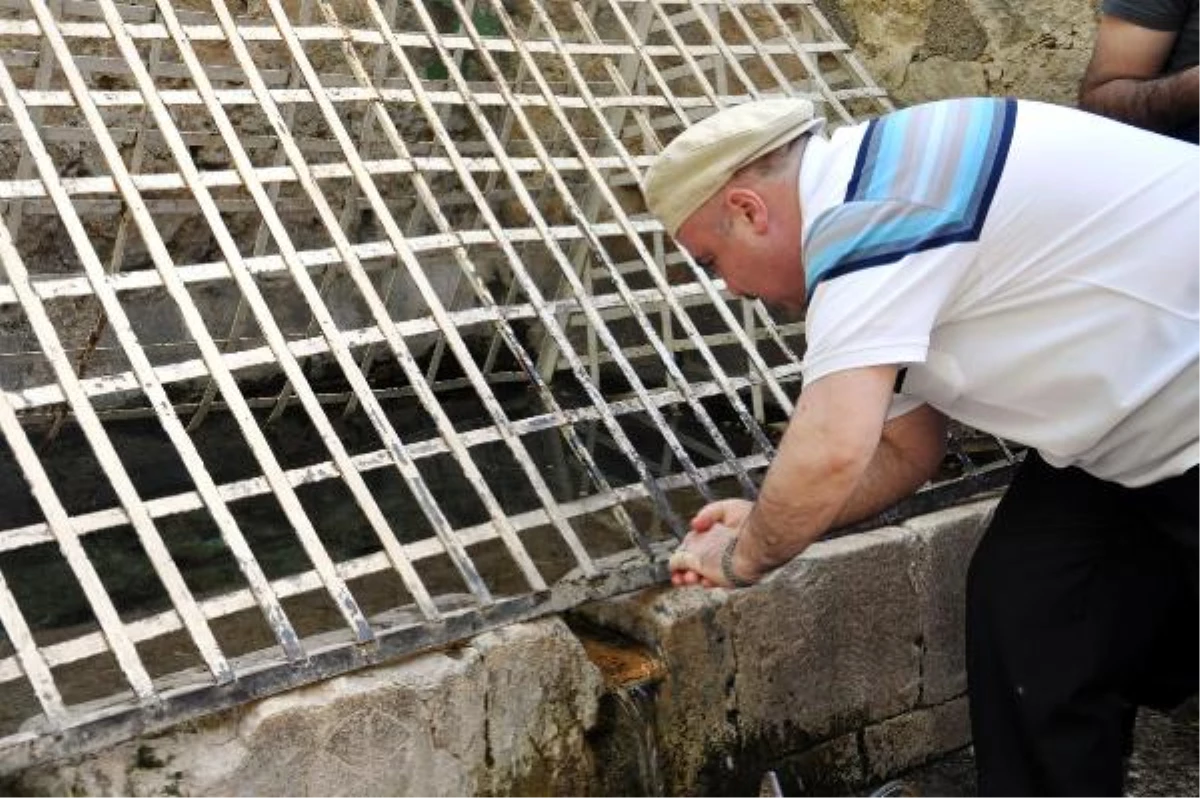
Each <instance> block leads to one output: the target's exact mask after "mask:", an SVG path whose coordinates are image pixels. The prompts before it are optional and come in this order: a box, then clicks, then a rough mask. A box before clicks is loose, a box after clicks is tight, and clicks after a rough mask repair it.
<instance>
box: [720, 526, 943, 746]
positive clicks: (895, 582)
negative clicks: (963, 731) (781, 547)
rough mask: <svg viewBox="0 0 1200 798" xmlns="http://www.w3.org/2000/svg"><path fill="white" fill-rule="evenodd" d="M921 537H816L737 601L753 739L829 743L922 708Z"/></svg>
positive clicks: (740, 695) (736, 628) (886, 532)
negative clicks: (917, 543) (917, 565)
mask: <svg viewBox="0 0 1200 798" xmlns="http://www.w3.org/2000/svg"><path fill="white" fill-rule="evenodd" d="M912 555H913V536H912V533H909V532H906V531H905V530H902V529H899V528H894V527H893V528H886V529H880V530H876V531H872V532H867V533H862V534H855V535H848V536H846V537H841V538H835V539H833V540H829V541H825V542H821V543H818V544H816V545H814V546H812V547H810V548H809V549H808V550H807V551H806V552H805V553H804V555H802V556H801V557H799V558H798V559H796V560H795V561H793V562H792V563H790V564H789V565H788V566H786V567H785V568H783V569H780V570H779V571H778V572H776V573H775V574H773V575H772V577H771V578H770V579H768V580H766V581H765V582H764V583H763V584H762V585H760V586H758V587H756V588H754V589H751V590H746V591H741V592H739V593H738V594H737V595H736V597H735V599H734V601H732V602H731V606H730V616H731V621H732V624H733V625H732V630H733V649H734V653H735V656H736V671H735V681H734V685H735V690H736V695H737V712H738V721H739V725H741V727H742V729H743V734H745V735H754V736H758V735H763V736H766V737H768V738H777V739H779V740H780V741H781V742H782V741H784V740H790V741H792V742H793V744H794V743H795V741H797V740H800V741H806V740H811V741H815V740H823V739H829V738H831V737H834V736H836V735H839V734H842V733H844V732H847V731H851V730H853V729H855V728H858V727H861V726H863V725H865V724H867V723H870V722H872V721H875V720H879V719H882V718H886V717H890V716H892V715H896V714H899V713H900V712H903V711H905V710H906V709H909V708H911V707H912V706H914V705H915V704H916V701H917V697H918V693H919V685H920V657H919V655H920V648H919V639H920V617H919V613H918V602H917V597H916V595H915V592H914V586H913V583H912V581H911V580H910V578H909V562H910V559H911V557H912Z"/></svg>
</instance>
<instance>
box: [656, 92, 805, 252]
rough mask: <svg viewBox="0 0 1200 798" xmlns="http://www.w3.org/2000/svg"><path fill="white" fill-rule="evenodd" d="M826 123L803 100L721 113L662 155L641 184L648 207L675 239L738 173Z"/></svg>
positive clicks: (699, 124)
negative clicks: (699, 210)
mask: <svg viewBox="0 0 1200 798" xmlns="http://www.w3.org/2000/svg"><path fill="white" fill-rule="evenodd" d="M824 123H825V120H824V119H823V118H822V117H819V116H816V111H815V110H814V108H813V104H812V103H811V102H809V101H808V100H801V99H798V98H780V99H771V100H755V101H753V102H748V103H743V104H742V105H737V106H734V107H732V108H726V109H723V110H721V111H718V112H717V113H715V114H713V115H712V116H709V117H706V118H704V119H702V120H700V121H699V122H697V123H696V124H694V125H692V126H691V127H690V128H688V129H687V130H685V131H683V132H682V133H680V134H679V135H678V136H676V137H675V139H674V140H673V141H672V142H671V143H670V144H668V145H667V146H666V147H665V148H663V151H662V152H661V153H659V155H658V160H657V161H655V162H654V165H653V166H651V167H650V170H649V171H648V172H647V173H646V180H645V183H644V184H643V186H642V194H643V195H644V196H645V198H646V207H647V208H648V209H649V210H650V212H651V213H652V214H654V215H655V216H656V217H658V220H659V221H660V222H662V224H663V227H665V228H667V232H668V233H670V234H671V235H672V236H674V235H675V234H676V233H677V232H678V231H679V228H680V226H681V225H682V224H683V223H684V221H686V220H687V218H688V217H689V216H691V215H692V213H694V212H695V211H696V209H697V208H699V207H700V206H701V205H703V204H704V203H705V202H707V201H708V199H709V198H710V197H712V196H713V195H714V194H716V193H717V190H718V189H720V188H721V186H723V185H725V183H726V182H728V180H729V178H731V177H732V176H733V174H734V173H735V172H736V171H737V170H738V169H741V168H742V167H743V166H745V165H746V164H748V163H750V162H751V161H753V160H755V159H756V158H759V157H761V156H763V155H766V154H767V153H768V152H770V151H771V150H774V149H775V148H777V147H781V146H783V145H784V144H787V143H788V142H789V141H791V140H793V139H795V138H797V137H799V136H800V135H802V134H804V133H807V132H809V131H812V130H814V129H820V127H821V126H822V125H824Z"/></svg>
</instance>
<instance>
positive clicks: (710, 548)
mask: <svg viewBox="0 0 1200 798" xmlns="http://www.w3.org/2000/svg"><path fill="white" fill-rule="evenodd" d="M753 507H754V504H753V503H752V502H748V501H746V500H745V499H722V500H721V501H716V502H712V503H710V504H706V505H705V506H704V507H702V508H700V511H699V512H697V513H696V515H695V516H693V518H692V521H691V531H689V532H688V533H687V535H686V536H685V537H684V538H683V541H682V542H681V543H680V544H679V548H677V549H675V551H674V553H673V554H671V559H670V561H669V562H668V566H669V567H670V569H671V584H673V585H675V586H677V587H685V586H689V585H700V586H702V587H731V585H730V584H729V583H728V582H727V581H726V580H725V578H724V576H722V573H721V555H722V554H724V553H725V547H726V546H728V545H729V541H730V540H732V539H733V538H735V537H737V535H738V533H739V532H740V530H741V528H742V525H743V523H744V522H745V521H746V518H748V517H749V515H750V510H751V509H753Z"/></svg>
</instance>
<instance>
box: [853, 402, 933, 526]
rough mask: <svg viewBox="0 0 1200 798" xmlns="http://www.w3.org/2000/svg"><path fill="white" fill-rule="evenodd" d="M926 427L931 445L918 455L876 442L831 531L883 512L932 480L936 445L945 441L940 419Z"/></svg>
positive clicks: (896, 446)
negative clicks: (928, 429)
mask: <svg viewBox="0 0 1200 798" xmlns="http://www.w3.org/2000/svg"><path fill="white" fill-rule="evenodd" d="M927 426H929V427H930V434H931V436H934V437H931V438H930V439H929V440H930V441H933V442H934V443H931V444H930V447H929V448H928V449H926V450H924V451H921V452H913V451H911V450H907V449H903V448H901V447H900V446H898V445H896V443H895V442H893V441H891V440H889V439H887V438H884V439H883V440H882V441H880V444H879V448H878V449H876V450H875V456H874V457H873V458H871V464H870V465H869V466H867V470H866V471H865V472H864V473H863V475H862V477H861V478H860V479H859V480H858V484H857V485H855V487H854V492H853V493H851V494H850V498H849V499H847V500H846V503H845V504H844V505H843V506H842V509H841V512H839V513H838V514H837V517H836V518H835V519H834V521H833V524H832V525H831V527H832V528H837V527H842V526H849V525H850V524H854V523H858V522H859V521H863V520H865V519H867V518H870V517H871V516H873V515H876V514H878V513H881V512H883V511H884V510H886V509H888V508H889V507H891V506H892V505H894V504H896V503H897V502H898V501H900V500H901V499H903V498H905V497H906V496H910V495H911V494H913V493H915V492H916V490H917V489H918V488H920V487H921V486H922V485H924V484H925V483H926V482H928V481H929V480H930V479H931V478H932V477H933V474H934V472H935V470H936V469H937V466H938V464H939V463H940V462H941V458H942V453H943V452H944V447H943V446H941V445H939V444H940V443H941V442H942V441H943V440H944V437H945V436H944V427H943V426H942V424H941V419H940V417H938V418H936V419H932V420H931V421H930V423H929V424H927Z"/></svg>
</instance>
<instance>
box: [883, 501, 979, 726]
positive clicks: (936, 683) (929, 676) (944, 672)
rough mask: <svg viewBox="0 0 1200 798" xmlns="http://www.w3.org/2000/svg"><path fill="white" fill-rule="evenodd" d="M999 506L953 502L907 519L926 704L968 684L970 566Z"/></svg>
mask: <svg viewBox="0 0 1200 798" xmlns="http://www.w3.org/2000/svg"><path fill="white" fill-rule="evenodd" d="M995 505H996V500H994V499H993V500H988V501H983V502H976V503H974V504H969V505H965V506H962V507H952V508H950V509H947V510H942V511H940V512H936V513H930V514H928V515H923V516H919V517H917V518H913V519H911V520H909V521H907V522H905V524H904V527H905V528H906V529H909V530H911V531H912V532H913V533H915V535H916V539H917V545H918V548H919V552H920V553H919V555H918V556H917V557H916V558H915V559H914V561H913V566H912V567H913V582H914V585H915V587H916V595H917V601H918V605H919V611H920V615H921V628H922V630H923V633H922V635H923V646H922V649H923V650H922V664H921V673H922V680H921V702H922V703H924V704H940V703H942V702H943V701H946V700H948V699H950V698H953V697H954V696H957V695H961V694H962V693H964V692H965V691H966V689H967V672H966V658H965V656H964V651H963V635H964V630H965V624H966V587H967V566H968V564H969V563H970V561H971V555H972V554H973V553H974V551H975V546H976V544H977V543H978V542H979V538H980V537H981V536H982V535H983V532H984V530H985V529H986V527H987V523H988V520H989V519H990V517H991V512H992V509H993V508H994V507H995Z"/></svg>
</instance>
